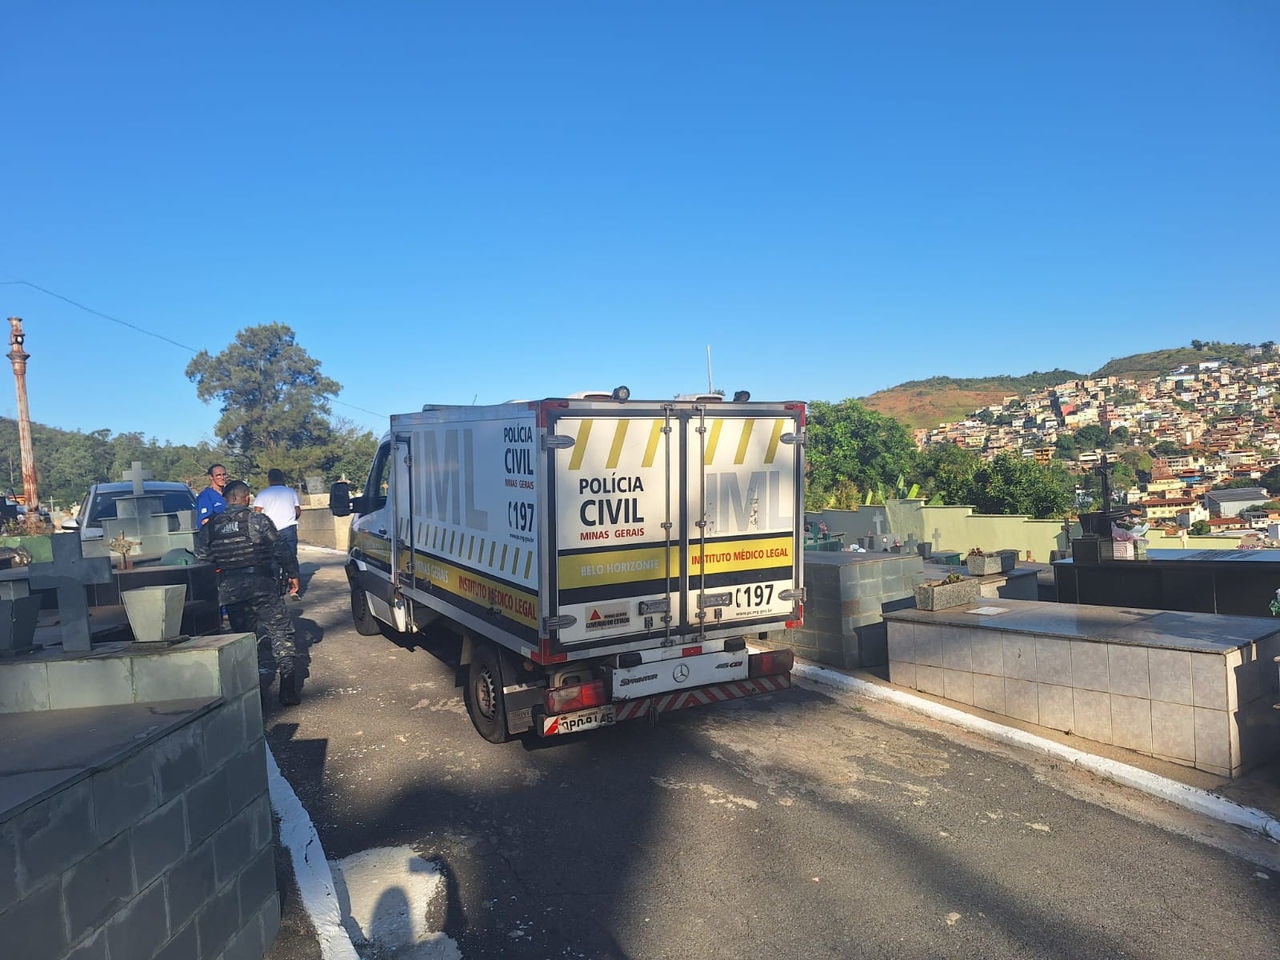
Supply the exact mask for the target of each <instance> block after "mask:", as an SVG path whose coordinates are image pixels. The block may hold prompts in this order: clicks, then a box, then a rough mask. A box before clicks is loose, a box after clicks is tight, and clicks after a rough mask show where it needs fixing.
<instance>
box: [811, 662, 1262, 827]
mask: <svg viewBox="0 0 1280 960" xmlns="http://www.w3.org/2000/svg"><path fill="white" fill-rule="evenodd" d="M792 673H794V674H795V675H796V676H798V677H801V678H803V679H805V680H808V681H810V682H811V683H817V684H822V685H825V686H828V687H835V688H836V689H840V690H847V691H850V692H852V693H857V694H859V695H861V696H865V697H871V698H873V699H876V700H885V701H888V702H890V703H896V704H898V705H899V706H903V707H906V708H908V709H910V710H915V711H917V712H919V713H923V714H926V715H928V716H931V717H933V718H935V719H937V720H942V721H945V722H946V723H950V724H954V725H955V726H958V727H963V728H965V729H966V730H972V731H974V732H975V733H981V734H983V735H984V736H987V737H990V738H991V739H993V740H997V741H999V742H1000V743H1006V744H1010V745H1012V746H1017V747H1023V748H1026V749H1029V750H1035V751H1038V752H1040V753H1044V754H1048V755H1049V756H1052V757H1056V758H1058V759H1059V760H1065V761H1066V762H1068V763H1071V764H1074V765H1075V766H1077V767H1080V768H1081V769H1084V770H1089V771H1090V772H1092V773H1096V774H1098V775H1099V776H1102V777H1106V778H1107V779H1108V780H1113V781H1115V782H1116V783H1121V784H1124V785H1125V786H1127V787H1133V788H1135V789H1137V790H1141V791H1143V792H1144V793H1149V794H1151V795H1152V796H1156V797H1160V798H1162V799H1164V800H1168V801H1169V802H1170V803H1176V804H1177V805H1178V806H1180V807H1184V808H1185V809H1188V810H1194V811H1196V812H1197V813H1203V814H1205V815H1207V816H1210V817H1213V818H1214V819H1215V820H1221V821H1222V822H1224V823H1230V824H1234V825H1235V826H1238V827H1244V828H1245V829H1246V830H1253V831H1256V832H1257V833H1260V834H1262V835H1263V836H1264V837H1269V838H1270V839H1272V840H1280V820H1277V819H1276V818H1275V817H1272V816H1270V815H1269V814H1267V813H1265V812H1263V811H1261V810H1257V809H1254V808H1253V807H1246V806H1242V805H1241V804H1238V803H1236V802H1234V801H1232V800H1228V799H1226V798H1225V797H1219V796H1217V795H1215V794H1212V793H1209V792H1208V791H1205V790H1200V789H1198V788H1196V787H1191V786H1188V785H1187V784H1185V783H1179V782H1178V781H1176V780H1170V779H1169V778H1168V777H1161V776H1159V775H1157V774H1154V773H1149V772H1148V771H1146V770H1140V769H1138V768H1137V767H1131V766H1129V765H1128V764H1126V763H1120V762H1119V761H1116V760H1109V759H1107V758H1106V757H1096V756H1094V755H1093V754H1090V753H1085V752H1084V751H1082V750H1077V749H1075V748H1074V747H1068V746H1066V745H1065V744H1061V743H1057V742H1056V741H1053V740H1048V739H1046V738H1044V737H1038V736H1036V735H1035V734H1034V733H1026V732H1025V731H1022V730H1017V729H1014V728H1013V727H1006V726H1002V725H1001V724H998V723H992V722H991V721H990V720H984V719H982V718H981V717H975V716H972V715H970V714H968V713H965V712H964V711H963V710H956V709H955V708H953V707H948V706H945V705H944V704H941V703H934V702H933V701H932V700H926V699H925V698H923V697H917V696H913V695H912V694H909V693H905V692H903V691H901V690H892V689H889V688H888V687H881V686H879V685H877V684H874V683H869V682H868V681H866V680H859V679H858V678H857V677H851V676H849V675H848V674H844V673H837V672H836V671H834V670H827V669H824V668H823V667H818V666H811V665H809V664H799V663H797V664H796V665H795V667H794V668H793V670H792Z"/></svg>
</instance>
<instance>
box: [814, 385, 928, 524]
mask: <svg viewBox="0 0 1280 960" xmlns="http://www.w3.org/2000/svg"><path fill="white" fill-rule="evenodd" d="M805 434H806V445H805V456H806V458H807V462H808V471H809V475H808V478H807V483H806V485H805V505H806V507H807V509H810V510H820V509H822V508H823V507H825V506H830V505H832V504H833V503H834V501H835V499H836V498H837V497H838V496H841V495H843V496H845V497H847V496H848V493H849V491H850V490H851V488H852V489H857V490H862V491H868V490H872V491H874V490H893V489H896V484H897V480H898V477H900V476H913V475H914V474H915V465H916V458H917V457H918V454H917V452H916V446H915V443H914V442H913V441H912V439H911V435H910V434H909V433H908V432H907V428H906V427H904V426H903V425H902V424H901V423H899V422H898V421H897V420H895V419H894V418H893V417H887V416H885V415H884V414H881V413H876V412H875V411H873V410H868V409H867V408H866V407H864V406H863V405H862V404H860V403H858V402H857V401H856V400H841V401H840V402H839V403H828V402H827V401H825V400H815V401H813V403H811V404H810V405H809V417H808V425H807V427H806V429H805Z"/></svg>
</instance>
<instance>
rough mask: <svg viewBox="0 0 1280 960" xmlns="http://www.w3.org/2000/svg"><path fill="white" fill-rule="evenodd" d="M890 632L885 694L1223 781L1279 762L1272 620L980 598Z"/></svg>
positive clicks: (900, 621) (893, 623)
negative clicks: (938, 702)
mask: <svg viewBox="0 0 1280 960" xmlns="http://www.w3.org/2000/svg"><path fill="white" fill-rule="evenodd" d="M885 621H886V623H887V625H888V649H889V679H890V680H891V681H892V682H893V683H896V684H900V685H902V686H906V687H911V688H913V689H916V690H920V691H922V692H924V693H929V694H932V695H934V696H939V697H943V698H945V699H947V700H954V701H956V702H958V703H963V704H967V705H971V706H974V707H978V708H980V709H982V710H986V711H989V712H991V713H995V714H1001V715H1003V716H1007V717H1012V718H1015V719H1018V720H1022V721H1025V722H1027V723H1033V724H1038V725H1040V726H1043V727H1049V728H1052V729H1054V730H1063V731H1068V732H1070V733H1073V734H1076V735H1077V736H1081V737H1085V738H1087V739H1089V740H1096V741H1099V742H1101V743H1109V744H1115V745H1116V746H1119V747H1124V748H1127V749H1130V750H1134V751H1137V752H1139V753H1143V754H1147V755H1149V756H1154V757H1160V758H1162V759H1166V760H1172V761H1175V762H1177V763H1182V764H1185V765H1188V766H1193V767H1196V768H1198V769H1201V770H1205V771H1208V772H1211V773H1214V774H1217V775H1220V776H1236V775H1238V774H1239V773H1241V772H1243V771H1244V770H1246V769H1248V768H1250V767H1253V766H1255V765H1258V764H1260V763H1265V762H1267V761H1269V760H1271V759H1273V758H1274V757H1276V756H1277V755H1280V711H1277V710H1275V709H1273V707H1272V704H1273V703H1275V702H1276V701H1277V689H1276V687H1277V684H1278V679H1277V676H1276V670H1275V667H1274V664H1273V658H1274V657H1276V656H1277V655H1280V620H1271V619H1268V618H1262V617H1234V616H1222V615H1216V614H1203V613H1185V612H1171V611H1159V610H1139V609H1130V608H1124V607H1098V606H1085V605H1076V604H1060V603H1049V602H1042V601H1034V600H1005V599H997V600H985V599H984V600H982V601H981V602H980V603H978V604H972V605H970V606H967V607H954V608H951V609H946V610H938V611H923V610H916V609H904V610H898V611H894V612H889V613H886V614H885Z"/></svg>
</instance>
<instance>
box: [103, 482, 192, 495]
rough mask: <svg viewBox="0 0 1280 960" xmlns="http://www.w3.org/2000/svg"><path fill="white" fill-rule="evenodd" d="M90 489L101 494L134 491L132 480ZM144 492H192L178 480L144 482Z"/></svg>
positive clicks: (104, 484)
mask: <svg viewBox="0 0 1280 960" xmlns="http://www.w3.org/2000/svg"><path fill="white" fill-rule="evenodd" d="M90 489H92V490H94V491H97V492H99V493H123V492H124V491H126V490H132V489H133V481H131V480H113V481H111V482H110V483H95V484H94V485H93V486H92V487H91V488H90ZM142 489H143V492H146V491H148V490H151V491H154V492H156V493H159V492H162V491H164V490H186V491H188V492H190V490H191V488H190V487H188V486H187V485H186V484H185V483H179V482H178V481H176V480H143V481H142Z"/></svg>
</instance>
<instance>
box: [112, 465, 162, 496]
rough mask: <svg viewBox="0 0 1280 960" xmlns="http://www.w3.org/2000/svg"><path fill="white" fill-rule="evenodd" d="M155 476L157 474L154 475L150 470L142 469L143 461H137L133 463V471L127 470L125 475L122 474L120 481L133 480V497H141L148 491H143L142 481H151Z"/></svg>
mask: <svg viewBox="0 0 1280 960" xmlns="http://www.w3.org/2000/svg"><path fill="white" fill-rule="evenodd" d="M154 476H155V474H154V473H152V472H151V471H150V470H143V469H142V461H141V460H135V461H133V469H132V470H126V471H125V472H124V473H122V474H120V479H121V480H132V481H133V495H134V496H135V497H140V496H142V494H143V493H145V492H146V491H145V490H143V488H142V481H143V480H150V479H151V478H152V477H154Z"/></svg>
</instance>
